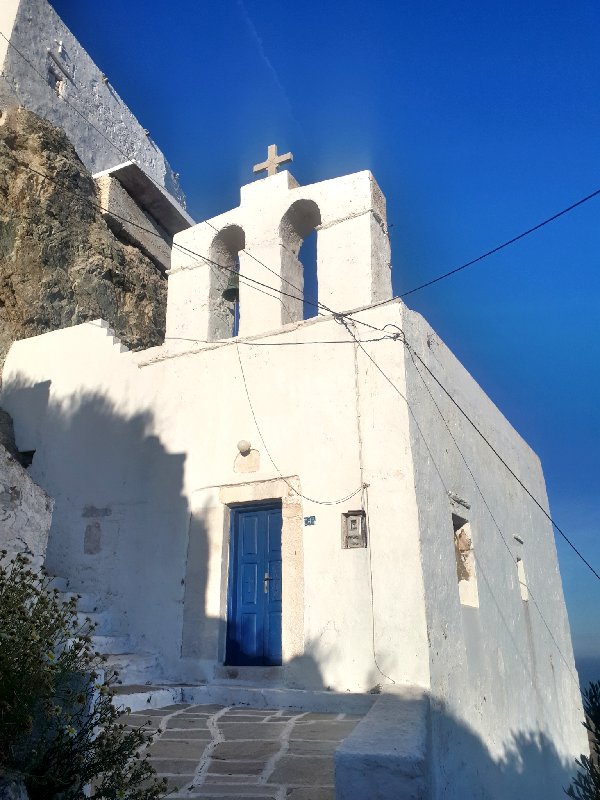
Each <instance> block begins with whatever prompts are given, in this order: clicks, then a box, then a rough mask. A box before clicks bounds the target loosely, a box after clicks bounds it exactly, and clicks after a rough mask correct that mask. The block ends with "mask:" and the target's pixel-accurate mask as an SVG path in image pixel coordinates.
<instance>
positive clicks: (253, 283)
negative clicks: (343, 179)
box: [5, 150, 600, 580]
mask: <svg viewBox="0 0 600 800" xmlns="http://www.w3.org/2000/svg"><path fill="white" fill-rule="evenodd" d="M5 155H8V156H9V157H11V158H12V159H13V160H14V161H15V162H16V163H17V164H19V165H20V166H21V167H23V168H24V169H27V170H29V171H30V172H32V173H35V174H36V175H39V176H40V177H41V178H44V179H45V180H48V181H50V182H53V183H56V184H58V181H57V180H56V179H55V178H53V177H51V176H49V175H46V174H44V173H42V172H40V171H39V170H36V169H35V168H34V167H31V166H30V165H28V164H25V163H24V162H22V161H21V160H20V159H18V158H17V157H16V156H15V155H14V154H13V153H12V152H11V151H10V150H7V151H5ZM67 188H68V189H69V190H70V191H72V192H74V191H75V189H74V188H73V187H70V186H68V187H67ZM83 196H85V197H86V199H87V200H88V202H89V203H90V205H92V206H93V207H95V208H97V209H98V210H100V211H101V212H104V213H110V214H111V215H112V216H115V217H116V218H118V219H120V220H122V221H124V222H126V223H128V224H131V225H133V226H135V227H137V228H141V230H143V231H144V232H146V233H151V234H153V235H154V236H158V237H160V238H161V240H163V241H164V239H163V237H162V236H161V235H160V234H159V233H157V232H156V231H152V230H150V229H148V228H145V227H143V226H141V225H139V224H138V223H136V222H134V221H133V220H129V219H127V218H126V217H121V216H120V215H119V214H116V213H115V212H112V211H109V210H108V209H105V208H104V207H103V206H101V205H99V204H97V203H94V202H93V201H90V200H89V198H87V196H86V195H83ZM21 217H22V218H26V219H31V218H30V217H25V215H21ZM173 247H176V248H178V249H179V250H181V251H182V252H184V253H186V254H188V255H192V256H193V257H194V258H197V259H200V260H202V261H204V262H206V263H207V264H208V265H209V266H211V267H213V266H214V267H217V268H218V269H225V270H227V271H229V272H235V273H236V274H238V275H239V273H238V272H237V271H236V270H233V269H231V268H229V267H226V266H224V265H221V264H219V263H218V262H216V261H213V260H212V259H209V258H208V257H206V256H203V255H201V254H200V253H196V252H195V251H193V250H191V249H189V248H187V247H184V246H183V245H179V244H177V243H175V242H174V243H173ZM259 263H262V262H259ZM263 266H265V267H266V265H264V264H263ZM266 268H267V269H269V268H268V267H266ZM270 271H271V272H272V271H273V270H270ZM239 278H240V280H241V281H242V283H244V284H245V285H247V286H249V287H250V288H253V289H255V290H256V291H258V292H262V293H263V294H265V295H266V296H267V297H272V298H273V297H275V296H276V295H273V294H270V292H275V293H276V294H282V295H284V296H288V297H292V298H293V299H295V300H300V299H302V298H300V297H298V296H297V295H291V294H289V293H286V292H284V291H283V290H281V289H277V288H276V287H274V286H270V285H269V284H264V283H262V282H261V281H257V280H256V279H254V278H250V277H246V276H241V275H239ZM259 287H261V288H259ZM265 289H266V290H267V291H264V290H265ZM307 302H309V304H310V301H307ZM388 302H391V301H389V300H387V301H385V303H388ZM312 305H317V304H316V303H312ZM377 305H382V304H375V305H374V306H370V308H373V307H375V306H377ZM318 307H322V308H325V309H326V310H327V311H328V312H329V313H331V314H332V316H333V318H334V319H335V320H336V321H338V322H339V321H341V320H344V319H351V320H352V321H353V322H355V323H357V324H359V325H362V326H364V327H367V328H369V329H370V330H374V331H377V332H380V333H385V328H386V327H393V328H396V329H397V331H398V332H399V333H398V335H397V336H395V337H392V338H400V339H401V340H402V341H403V343H404V344H405V346H406V347H407V348H410V347H411V346H410V344H409V343H408V341H407V340H406V337H405V335H404V332H403V331H402V329H401V328H399V327H398V326H397V325H395V324H394V323H387V325H385V326H384V327H383V328H378V327H376V326H374V325H370V324H369V323H367V322H364V320H359V319H354V317H353V314H355V313H357V312H344V313H339V312H334V311H332V310H331V309H329V308H327V307H326V306H324V305H323V304H318ZM382 338H387V337H385V336H384V337H382ZM255 346H257V345H255ZM413 352H414V354H415V356H416V357H417V358H418V359H419V361H420V362H421V363H422V364H423V366H424V367H425V369H426V370H427V371H428V372H429V373H430V374H431V376H432V377H433V378H434V380H435V381H436V382H437V383H438V384H439V385H440V387H441V388H442V389H443V390H444V392H445V393H446V394H447V395H448V397H449V398H450V399H451V400H452V402H453V403H454V404H455V405H456V407H457V408H458V409H459V411H460V412H461V413H462V414H463V416H464V417H465V418H466V419H467V420H468V422H469V423H470V424H471V425H472V427H473V428H474V429H475V431H476V432H477V433H478V434H479V435H480V436H481V438H482V439H483V440H484V441H485V442H486V444H487V445H488V447H490V449H491V450H492V452H493V453H494V454H495V455H496V457H497V458H498V459H499V460H500V461H501V462H502V464H504V466H505V467H506V469H507V470H508V471H509V472H510V474H511V475H512V476H513V477H514V479H515V480H516V481H517V482H518V483H519V485H520V486H521V487H522V488H523V489H524V491H525V492H526V493H527V494H528V495H529V497H531V499H532V500H533V501H534V503H535V504H536V505H537V506H538V508H539V509H540V510H541V511H542V513H543V514H544V515H545V516H546V517H547V518H548V520H549V521H550V522H551V523H552V525H553V526H554V528H555V529H556V530H557V531H558V533H559V534H560V536H561V537H562V538H563V539H564V540H565V541H566V542H567V544H568V545H569V546H570V547H571V548H572V550H573V551H574V552H575V553H576V554H577V556H578V557H579V558H580V559H581V561H582V562H583V563H584V564H585V565H586V566H587V567H588V568H589V569H590V570H591V571H592V573H593V574H594V575H595V577H596V578H598V579H599V580H600V574H599V573H598V572H597V571H596V570H595V569H594V567H592V565H591V564H590V563H589V561H588V560H587V559H586V558H585V557H584V556H583V554H582V553H581V552H580V550H579V549H578V548H577V547H576V546H575V544H574V543H573V542H572V541H571V539H570V538H569V537H568V536H567V534H566V533H565V532H564V531H563V530H562V528H561V527H560V526H559V525H558V524H557V523H556V522H555V521H554V519H552V517H551V516H550V515H549V514H548V512H547V511H546V510H545V508H544V507H543V506H542V505H541V503H540V502H539V501H538V500H537V499H536V497H535V496H534V495H533V494H532V492H530V490H529V489H528V488H527V487H526V486H525V484H524V483H523V482H522V481H521V479H520V478H519V477H518V476H517V475H516V473H515V472H514V470H513V469H512V468H511V467H510V466H509V465H508V464H507V463H506V461H505V460H504V459H503V458H502V456H501V455H500V454H499V453H498V451H497V450H496V449H495V448H494V446H493V445H492V444H491V442H489V441H488V439H487V438H486V437H485V435H484V434H483V433H482V432H481V430H480V429H479V428H478V426H477V425H476V424H475V423H474V422H473V420H471V419H470V417H469V416H468V414H467V413H466V412H465V411H464V410H463V409H462V408H461V406H460V405H459V404H458V403H457V402H456V400H455V399H454V398H453V397H452V395H451V394H450V392H448V390H447V389H446V388H445V387H444V386H443V384H442V383H441V382H440V381H439V380H438V378H437V376H436V375H435V374H434V373H433V372H432V371H431V370H430V369H429V367H428V366H427V364H426V363H425V362H424V361H423V360H422V359H421V357H420V356H419V354H418V353H417V352H416V350H413Z"/></svg>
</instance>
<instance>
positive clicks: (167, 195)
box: [0, 0, 193, 270]
mask: <svg viewBox="0 0 600 800" xmlns="http://www.w3.org/2000/svg"><path fill="white" fill-rule="evenodd" d="M13 106H22V107H24V108H26V109H28V110H30V111H33V112H34V113H35V114H37V115H38V116H40V117H43V118H44V119H46V120H48V121H49V122H51V123H53V124H54V125H56V126H57V127H59V128H61V129H62V130H64V131H65V133H66V134H67V136H68V138H69V139H70V141H71V142H72V143H73V145H74V147H75V150H76V151H77V154H78V155H79V157H80V158H81V160H82V161H83V163H84V165H85V167H86V168H87V169H88V170H89V172H91V173H92V174H93V176H94V178H95V180H96V182H97V184H98V187H99V190H100V203H101V205H102V207H103V209H104V214H105V216H106V219H107V221H108V223H109V225H110V226H111V228H112V229H113V230H114V231H115V233H117V234H118V235H119V236H120V237H122V238H124V239H126V240H127V241H131V242H133V243H134V244H136V245H137V246H138V247H140V249H142V251H143V252H145V253H146V254H147V255H148V256H149V257H150V258H152V260H153V261H154V262H155V263H156V265H157V266H158V267H159V268H160V269H162V270H166V269H168V266H169V256H170V249H171V245H172V238H173V235H174V234H175V233H178V232H179V231H182V230H184V229H185V228H187V227H189V226H190V225H191V224H192V223H193V220H192V218H191V217H190V216H189V214H188V213H187V212H186V210H185V198H184V195H183V193H182V191H181V189H180V187H179V183H178V179H177V176H176V175H175V173H174V172H173V170H172V169H171V167H170V166H169V164H168V162H167V160H166V159H165V157H164V155H163V154H162V152H161V151H160V149H159V148H158V146H157V145H156V144H155V143H154V142H153V140H152V138H151V137H150V135H149V133H148V131H146V130H145V129H144V128H143V127H142V126H141V125H140V123H139V122H138V120H137V119H136V118H135V116H134V115H133V114H132V112H131V111H130V110H129V108H128V107H127V106H126V105H125V103H124V102H123V101H122V100H121V98H120V97H119V95H118V94H117V92H116V91H115V89H114V87H113V86H112V85H111V83H110V80H109V78H108V77H107V76H106V75H104V74H103V73H102V72H101V70H100V69H99V68H98V67H97V66H96V64H94V62H93V61H92V59H91V58H90V56H89V55H88V53H86V51H85V50H84V49H83V48H82V46H81V45H80V44H79V42H78V41H77V39H76V38H75V37H74V36H73V34H72V33H71V32H70V31H69V29H68V28H67V27H66V25H65V24H64V23H63V22H62V20H61V19H60V17H59V16H58V15H57V14H56V12H55V11H54V10H53V9H52V7H51V6H50V5H49V3H48V2H47V1H46V0H3V2H2V3H1V4H0V109H7V108H10V107H13Z"/></svg>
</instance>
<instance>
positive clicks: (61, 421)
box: [0, 171, 586, 800]
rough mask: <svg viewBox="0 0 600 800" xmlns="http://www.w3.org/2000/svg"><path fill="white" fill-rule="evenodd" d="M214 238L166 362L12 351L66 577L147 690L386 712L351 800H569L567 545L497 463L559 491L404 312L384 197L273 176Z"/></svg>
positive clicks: (205, 231) (25, 347)
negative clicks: (310, 310)
mask: <svg viewBox="0 0 600 800" xmlns="http://www.w3.org/2000/svg"><path fill="white" fill-rule="evenodd" d="M207 223H208V224H201V225H196V226H193V227H191V228H189V229H187V230H185V231H183V232H181V233H179V234H177V235H176V237H175V240H176V242H177V243H180V244H181V245H182V249H181V250H180V249H179V248H176V249H175V250H174V251H173V260H172V265H171V269H170V272H169V278H168V299H167V328H166V339H165V342H164V344H163V345H161V346H159V347H154V348H150V349H147V350H144V351H141V352H137V353H133V352H128V351H127V352H123V348H122V347H121V346H120V345H119V342H118V340H115V337H114V336H113V335H112V332H111V331H110V330H109V329H108V328H107V325H106V324H105V323H104V322H103V321H102V320H97V321H94V322H87V323H85V324H82V325H77V326H75V327H71V328H67V329H64V330H59V331H54V332H50V333H46V334H44V335H41V336H37V337H35V338H29V339H24V340H22V341H19V342H15V343H14V344H13V346H12V348H11V350H10V352H9V355H8V357H7V360H6V363H5V367H4V373H3V387H2V396H1V398H0V402H1V404H2V406H3V407H4V408H6V409H7V410H8V411H9V412H10V414H12V416H13V417H14V420H15V430H16V436H17V443H18V446H19V448H20V449H21V450H28V451H34V450H35V455H34V457H33V463H32V466H31V467H30V472H31V475H32V477H33V478H34V480H35V481H36V482H38V483H39V485H40V486H41V487H42V488H43V489H44V490H45V491H46V492H47V493H48V494H49V495H50V496H51V497H52V498H53V499H54V503H55V506H54V515H53V521H52V527H51V530H50V536H49V540H48V549H47V556H46V564H47V567H48V569H49V570H51V571H52V572H54V573H55V574H57V575H59V576H60V577H62V579H63V581H64V582H65V585H67V586H68V588H69V589H71V590H76V591H78V592H81V593H82V594H83V595H84V596H85V597H87V598H90V597H95V598H96V600H95V602H94V606H95V607H96V608H97V609H98V610H99V611H102V610H104V612H105V613H101V614H100V619H101V621H102V626H103V627H102V628H101V629H100V631H99V633H100V634H101V636H100V638H99V641H100V644H101V646H102V647H103V648H104V649H105V650H106V651H107V652H108V653H109V654H110V659H111V661H112V663H115V664H117V665H119V666H120V667H121V668H122V670H123V677H124V679H125V680H126V681H129V682H131V683H138V684H139V683H145V682H147V681H150V682H152V683H153V684H163V685H164V684H165V683H167V684H169V685H170V686H171V687H173V686H176V687H181V686H184V687H185V688H178V689H175V688H171V690H170V691H171V692H172V693H173V692H179V694H177V695H176V696H177V697H180V698H181V697H184V698H187V699H196V700H198V699H201V698H202V697H210V698H214V699H220V700H222V699H231V698H235V697H237V698H238V699H239V698H240V697H242V696H243V697H246V699H247V695H244V692H248V691H250V690H249V689H248V684H252V685H253V686H255V687H256V686H259V687H261V691H262V693H263V694H262V695H261V696H262V697H264V696H266V697H268V698H270V702H277V701H278V700H277V699H274V698H279V701H280V702H288V703H289V702H299V701H298V699H297V698H298V697H299V696H301V695H302V693H303V692H304V693H305V692H309V691H312V692H313V693H314V694H313V697H317V696H318V697H319V698H320V700H319V702H321V703H322V704H324V705H325V706H327V704H329V706H331V705H332V704H334V703H342V704H346V705H345V706H341V707H344V708H350V707H353V706H352V704H353V703H359V704H360V703H365V704H367V705H368V704H370V703H372V701H375V702H374V703H373V705H372V707H371V710H370V711H369V713H368V715H367V716H366V717H365V720H364V721H363V722H362V723H361V724H360V725H358V726H357V728H356V729H355V732H354V733H353V734H352V735H351V736H350V737H349V739H348V740H347V741H346V742H344V743H343V744H342V745H341V747H340V748H339V749H338V751H337V753H336V786H337V792H338V797H339V798H344V800H345V799H346V798H348V800H349V799H350V798H363V797H364V798H371V797H375V796H376V797H386V798H387V797H389V798H392V797H393V798H402V797H411V798H430V799H431V800H433V798H436V800H437V798H440V799H441V798H455V797H456V798H459V797H461V798H462V797H473V798H483V797H485V798H494V800H501V799H503V798H506V797H511V798H526V797H527V798H540V800H541V799H542V798H544V800H546V799H547V798H554V797H555V798H558V797H560V796H562V788H561V787H562V786H564V785H565V784H566V783H567V782H568V778H569V774H570V773H571V771H572V766H573V759H574V757H575V756H576V755H578V754H579V753H580V752H582V751H584V750H585V747H586V737H585V731H584V729H583V727H582V726H581V719H582V708H581V698H580V695H579V688H578V684H577V679H576V673H575V668H574V662H573V653H572V647H571V640H570V632H569V624H568V620H567V615H566V610H565V604H564V599H563V594H562V586H561V580H560V574H559V570H558V563H557V556H556V550H555V545H554V540H553V533H552V528H551V525H550V523H549V522H548V520H547V519H546V517H545V516H544V514H543V513H542V512H541V511H540V509H539V508H538V507H537V506H536V505H535V503H534V502H533V501H532V499H531V497H530V496H529V495H528V494H527V493H526V492H525V491H523V489H522V487H521V486H520V485H519V483H518V482H517V481H515V479H514V477H513V476H512V475H511V474H510V473H509V471H508V470H507V468H506V466H505V464H503V463H502V461H501V460H499V458H498V456H497V455H496V454H495V453H494V452H493V451H492V449H491V448H490V446H489V445H491V446H492V447H493V448H494V450H495V451H496V453H497V454H499V455H500V456H501V458H502V459H503V460H504V461H505V462H506V464H508V465H509V466H510V467H511V469H512V470H514V473H515V474H516V475H517V476H518V477H519V479H520V480H521V481H522V482H523V484H524V485H525V486H527V487H528V489H529V491H530V492H531V493H532V494H533V495H534V496H535V497H536V498H537V499H538V501H539V502H540V503H541V504H542V506H543V507H544V508H547V500H546V492H545V485H544V479H543V474H542V470H541V466H540V463H539V460H538V458H537V457H536V455H535V454H534V453H533V452H532V451H531V450H530V449H529V447H528V446H527V445H526V444H525V442H524V441H523V440H522V439H521V438H520V437H519V436H518V434H517V433H516V432H515V431H514V430H513V428H512V427H511V426H510V424H509V423H508V422H507V421H506V419H505V418H504V417H503V416H502V414H501V413H500V412H499V411H498V409H497V408H496V407H495V406H494V405H493V404H492V402H491V401H490V400H489V398H487V397H486V395H485V394H484V393H483V391H482V390H481V389H480V388H479V386H478V385H477V384H476V382H475V381H474V380H473V378H472V377H471V376H470V375H469V374H468V373H467V372H466V370H465V369H464V368H463V367H462V366H461V365H460V364H459V363H458V362H457V360H456V359H455V358H454V356H453V355H452V353H450V352H449V350H448V349H447V348H446V347H445V345H444V344H443V343H442V342H441V341H440V340H439V338H438V337H437V336H436V334H435V332H434V331H433V330H432V329H431V328H430V327H429V325H428V324H427V323H426V322H425V320H424V319H422V317H420V316H419V315H418V314H416V313H414V312H411V311H410V310H409V309H408V308H407V307H406V306H405V305H404V303H403V302H401V301H400V300H398V299H393V298H392V294H391V281H390V247H389V239H388V232H387V225H386V213H385V200H384V197H383V195H382V193H381V191H380V190H379V188H378V186H377V184H376V182H375V180H374V179H373V177H372V175H371V174H370V173H368V172H361V173H357V174H354V175H349V176H346V177H342V178H338V179H334V180H328V181H325V182H323V183H317V184H314V185H311V186H299V185H298V183H297V182H296V181H295V179H294V178H293V177H292V175H291V174H290V173H289V172H287V171H286V172H281V173H279V174H274V175H271V176H269V177H267V178H264V179H262V180H258V181H256V182H254V183H251V184H249V185H246V186H243V187H242V190H241V202H240V205H239V207H237V208H235V209H233V210H231V211H229V212H227V213H225V214H222V215H220V216H217V217H215V218H213V219H211V220H208V221H207ZM315 229H316V230H317V241H318V248H317V252H318V258H317V272H318V288H319V296H318V303H319V314H318V315H317V316H316V317H313V318H311V319H306V320H305V319H303V312H302V307H303V306H302V301H303V272H302V264H301V262H300V261H299V260H298V252H299V248H300V246H301V243H302V241H303V240H304V238H305V237H306V236H307V235H308V234H309V233H310V232H311V231H313V230H315ZM196 254H198V255H196ZM198 256H200V257H198ZM203 256H204V257H203ZM265 266H267V267H268V269H269V271H267V270H266V269H265ZM238 268H239V308H238V311H239V332H238V335H236V336H233V335H232V334H233V322H234V319H235V313H234V312H235V311H236V309H235V307H234V305H233V304H232V302H230V301H229V300H227V299H225V298H227V297H231V296H232V295H231V294H229V293H227V291H226V290H227V288H229V289H230V290H231V289H232V287H231V286H230V281H231V278H232V277H234V276H235V275H237V274H238V272H237V270H238ZM266 287H268V288H266ZM224 292H225V297H224ZM313 299H314V298H313ZM340 312H343V313H340ZM463 412H464V413H463ZM474 426H476V428H475V427H474ZM478 431H479V432H480V433H479V432H478ZM481 434H482V435H481ZM376 685H381V686H382V687H383V693H382V694H381V695H379V696H378V695H372V694H369V690H372V689H373V687H374V686H376ZM269 692H270V694H269ZM145 696H146V695H144V697H145ZM169 696H170V697H173V696H175V695H174V694H171V695H169ZM361 698H362V699H361ZM144 702H145V700H144ZM267 702H269V700H268V701H267ZM338 707H340V706H338ZM354 707H357V706H354ZM520 760H525V761H526V765H525V766H523V768H522V769H521V767H518V764H522V761H520ZM508 764H512V765H513V766H514V765H515V764H516V765H517V767H516V768H515V769H509V768H508V766H507V765H508Z"/></svg>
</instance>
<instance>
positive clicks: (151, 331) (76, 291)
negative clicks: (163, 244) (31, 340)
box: [0, 108, 167, 367]
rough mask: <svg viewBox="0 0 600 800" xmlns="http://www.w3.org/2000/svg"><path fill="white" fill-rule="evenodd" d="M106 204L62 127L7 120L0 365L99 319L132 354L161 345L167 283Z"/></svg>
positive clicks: (3, 125) (0, 175) (21, 116)
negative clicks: (18, 343) (41, 340)
mask: <svg viewBox="0 0 600 800" xmlns="http://www.w3.org/2000/svg"><path fill="white" fill-rule="evenodd" d="M43 176H45V177H43ZM98 206H99V200H98V196H97V189H96V186H95V183H94V181H93V180H92V178H91V176H90V174H89V173H88V172H87V171H86V169H85V167H84V166H83V164H82V163H81V161H80V160H79V158H78V156H77V154H76V152H75V150H74V148H73V146H72V145H71V143H70V142H69V140H68V139H67V138H66V136H65V134H64V133H63V132H62V131H61V130H59V129H58V128H55V127H54V126H53V125H51V124H50V123H49V122H46V121H45V120H42V119H40V118H39V117H37V116H36V115H35V114H33V113H31V112H29V111H26V110H25V109H23V108H19V109H14V110H10V111H8V112H4V113H0V367H1V363H2V362H3V361H4V358H5V356H6V353H7V352H8V349H9V347H10V345H11V343H12V342H13V341H14V340H15V339H22V338H25V337H28V336H35V335H37V334H40V333H44V332H45V331H49V330H55V329H56V328H65V327H68V326H70V325H77V324H79V323H81V322H86V321H87V320H91V319H97V318H99V317H102V318H103V319H105V320H107V321H108V322H109V323H110V325H111V327H112V328H113V329H114V331H115V333H116V334H117V335H118V336H119V337H120V338H121V339H122V340H123V342H124V343H125V344H127V345H128V346H129V347H131V348H133V349H143V348H146V347H151V346H153V345H156V344H160V343H161V341H162V339H163V337H164V323H165V308H166V295H167V285H166V279H165V277H164V276H163V275H161V273H160V272H159V271H158V269H157V268H156V267H155V265H154V264H153V263H152V261H150V260H149V259H148V258H147V257H146V256H145V255H143V254H142V253H141V252H140V251H139V250H138V249H137V248H136V247H134V246H132V245H129V244H126V243H124V242H122V241H119V240H118V239H117V238H116V237H115V235H114V234H113V233H112V232H111V231H110V229H109V228H108V227H107V224H106V222H105V221H104V219H103V217H102V214H101V212H100V210H99V207H98Z"/></svg>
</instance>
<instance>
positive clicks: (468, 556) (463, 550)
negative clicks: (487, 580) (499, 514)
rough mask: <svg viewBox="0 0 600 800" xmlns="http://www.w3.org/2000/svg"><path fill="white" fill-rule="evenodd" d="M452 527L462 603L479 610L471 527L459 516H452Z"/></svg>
mask: <svg viewBox="0 0 600 800" xmlns="http://www.w3.org/2000/svg"><path fill="white" fill-rule="evenodd" d="M452 525H453V527H454V553H455V556H456V576H457V578H458V594H459V597H460V602H461V604H462V605H463V606H472V607H473V608H479V593H478V591H477V576H476V570H475V553H474V552H473V539H472V536H471V526H470V524H469V522H468V521H467V520H466V519H463V518H462V517H459V516H458V515H457V514H452Z"/></svg>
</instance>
